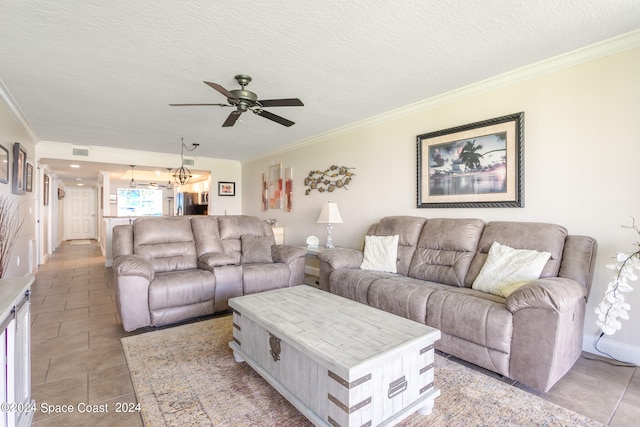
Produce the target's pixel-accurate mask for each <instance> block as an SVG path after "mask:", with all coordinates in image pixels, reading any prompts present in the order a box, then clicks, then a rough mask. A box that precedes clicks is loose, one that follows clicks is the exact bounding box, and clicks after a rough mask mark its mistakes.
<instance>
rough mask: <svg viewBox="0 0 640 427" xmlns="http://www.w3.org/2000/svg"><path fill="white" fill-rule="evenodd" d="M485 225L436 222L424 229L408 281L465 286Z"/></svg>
mask: <svg viewBox="0 0 640 427" xmlns="http://www.w3.org/2000/svg"><path fill="white" fill-rule="evenodd" d="M483 228H484V221H482V220H481V219H473V218H455V219H450V218H435V219H429V220H427V222H426V224H425V225H424V227H423V228H422V233H421V234H420V239H419V241H418V245H417V246H418V247H417V248H416V251H415V253H414V254H413V259H412V260H411V266H410V267H409V273H408V276H409V277H413V278H416V279H422V280H428V281H432V282H437V283H444V284H447V285H452V286H464V279H465V277H466V275H467V272H468V270H469V265H470V264H471V261H472V260H473V257H474V255H475V252H476V250H477V248H478V242H479V240H480V235H481V234H482V230H483Z"/></svg>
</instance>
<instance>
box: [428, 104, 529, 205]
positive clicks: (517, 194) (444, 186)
mask: <svg viewBox="0 0 640 427" xmlns="http://www.w3.org/2000/svg"><path fill="white" fill-rule="evenodd" d="M416 145H417V157H418V159H417V160H418V162H417V163H418V174H417V175H418V176H417V184H418V185H417V188H418V194H417V205H418V208H507V207H523V206H524V182H523V180H524V112H520V113H515V114H509V115H506V116H502V117H497V118H493V119H489V120H483V121H480V122H475V123H471V124H467V125H463V126H457V127H453V128H449V129H444V130H440V131H436V132H429V133H425V134H422V135H418V136H417V144H416Z"/></svg>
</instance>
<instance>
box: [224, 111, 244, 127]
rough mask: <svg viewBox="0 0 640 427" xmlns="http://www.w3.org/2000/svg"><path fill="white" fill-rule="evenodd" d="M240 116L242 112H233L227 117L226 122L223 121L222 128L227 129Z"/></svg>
mask: <svg viewBox="0 0 640 427" xmlns="http://www.w3.org/2000/svg"><path fill="white" fill-rule="evenodd" d="M240 114H242V111H240V110H233V111H232V112H231V114H229V117H227V120H225V121H224V123H223V124H222V127H223V128H227V127H229V126H233V125H235V124H236V121H238V118H239V117H240Z"/></svg>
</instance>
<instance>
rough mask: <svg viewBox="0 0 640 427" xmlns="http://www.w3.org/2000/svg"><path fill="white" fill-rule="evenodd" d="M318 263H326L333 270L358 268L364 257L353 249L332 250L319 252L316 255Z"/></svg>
mask: <svg viewBox="0 0 640 427" xmlns="http://www.w3.org/2000/svg"><path fill="white" fill-rule="evenodd" d="M318 258H320V263H327V264H329V265H330V266H331V268H332V269H333V270H339V269H341V268H360V264H362V260H363V259H364V255H363V253H362V252H361V251H358V250H355V249H346V248H344V249H332V250H330V251H324V252H320V254H319V255H318Z"/></svg>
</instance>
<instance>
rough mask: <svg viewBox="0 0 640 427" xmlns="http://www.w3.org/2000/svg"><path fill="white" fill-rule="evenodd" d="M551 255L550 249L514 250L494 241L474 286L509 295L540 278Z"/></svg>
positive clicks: (497, 293)
mask: <svg viewBox="0 0 640 427" xmlns="http://www.w3.org/2000/svg"><path fill="white" fill-rule="evenodd" d="M550 256H551V254H550V253H549V252H538V251H533V250H528V249H513V248H510V247H509V246H505V245H501V244H500V243H498V242H493V244H492V245H491V248H489V254H488V255H487V260H486V261H485V262H484V265H483V266H482V269H480V273H479V274H478V277H476V280H474V281H473V285H472V286H471V287H472V288H473V289H477V290H479V291H483V292H489V293H491V294H494V295H499V296H501V297H504V298H507V297H508V296H509V295H511V293H512V292H513V291H515V290H516V289H518V288H519V287H521V286H522V285H524V284H525V283H527V282H530V281H532V280H536V279H538V278H540V273H542V269H543V268H544V266H545V264H546V263H547V260H548V259H549V257H550Z"/></svg>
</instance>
